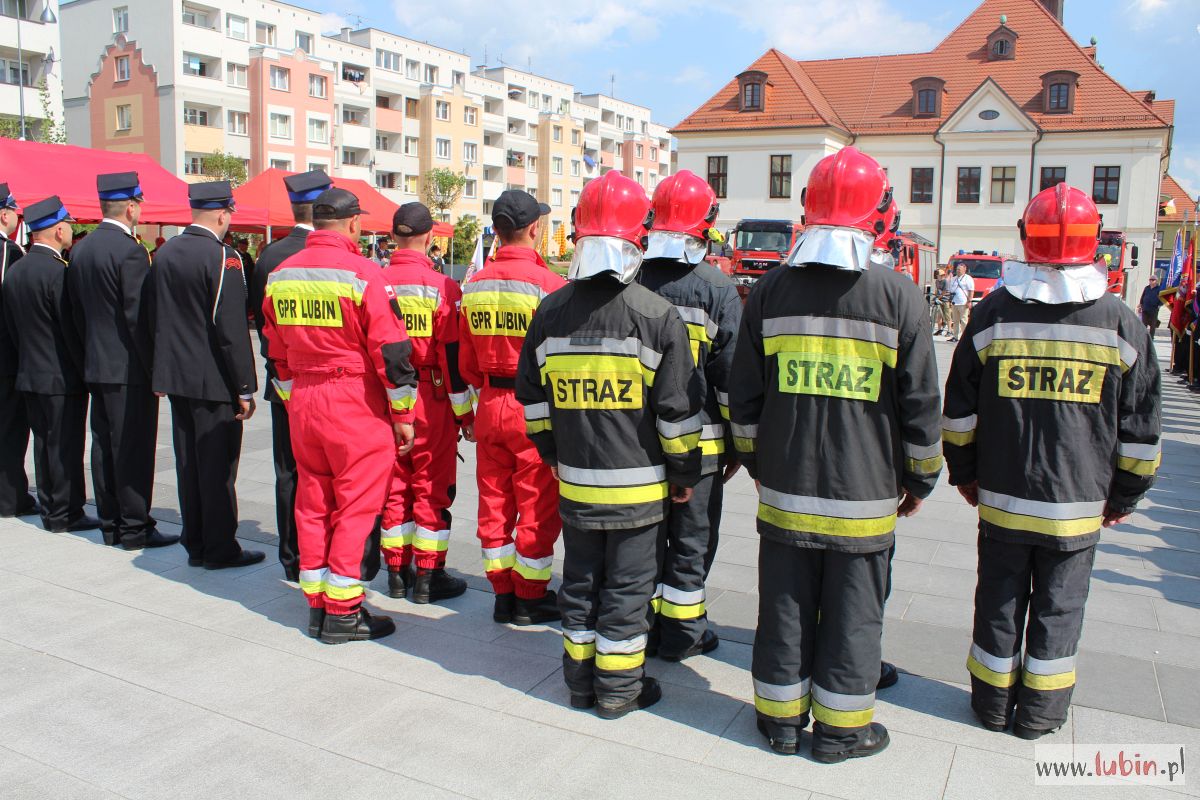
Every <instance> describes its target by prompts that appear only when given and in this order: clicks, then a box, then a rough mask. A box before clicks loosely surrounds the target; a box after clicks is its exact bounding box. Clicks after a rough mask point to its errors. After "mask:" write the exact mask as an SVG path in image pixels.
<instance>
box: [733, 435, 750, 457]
mask: <svg viewBox="0 0 1200 800" xmlns="http://www.w3.org/2000/svg"><path fill="white" fill-rule="evenodd" d="M733 446H734V448H735V449H736V450H737V451H738V452H739V453H753V452H754V451H755V444H754V440H753V439H747V438H745V437H744V436H735V437H733Z"/></svg>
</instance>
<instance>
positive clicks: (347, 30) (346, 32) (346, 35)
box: [338, 28, 353, 42]
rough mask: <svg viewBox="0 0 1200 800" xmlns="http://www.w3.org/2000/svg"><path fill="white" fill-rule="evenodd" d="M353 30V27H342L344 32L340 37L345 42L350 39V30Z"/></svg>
mask: <svg viewBox="0 0 1200 800" xmlns="http://www.w3.org/2000/svg"><path fill="white" fill-rule="evenodd" d="M352 30H353V28H342V32H341V34H340V35H339V36H338V38H339V39H341V40H342V41H344V42H348V41H350V31H352Z"/></svg>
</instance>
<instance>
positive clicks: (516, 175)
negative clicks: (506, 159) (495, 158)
mask: <svg viewBox="0 0 1200 800" xmlns="http://www.w3.org/2000/svg"><path fill="white" fill-rule="evenodd" d="M525 175H526V173H525V167H524V166H520V167H514V166H511V165H510V166H508V167H506V168H505V170H504V177H505V180H506V182H507V183H508V184H509V185H510V186H520V187H524V186H525Z"/></svg>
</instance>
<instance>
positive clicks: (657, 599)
mask: <svg viewBox="0 0 1200 800" xmlns="http://www.w3.org/2000/svg"><path fill="white" fill-rule="evenodd" d="M650 608H651V609H653V611H654V613H655V614H657V613H658V612H659V610H660V609H661V608H662V595H655V596H654V597H651V598H650Z"/></svg>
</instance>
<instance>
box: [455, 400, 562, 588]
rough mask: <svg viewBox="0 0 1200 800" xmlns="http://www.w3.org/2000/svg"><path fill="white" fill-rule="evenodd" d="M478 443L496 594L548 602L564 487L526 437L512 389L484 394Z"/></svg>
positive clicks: (486, 557) (482, 520)
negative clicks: (513, 593) (547, 595)
mask: <svg viewBox="0 0 1200 800" xmlns="http://www.w3.org/2000/svg"><path fill="white" fill-rule="evenodd" d="M475 442H476V447H475V458H476V467H475V469H476V476H477V479H478V482H479V529H478V530H479V541H480V544H482V545H483V564H484V568H485V569H486V570H487V577H488V580H489V581H491V583H492V589H494V590H495V592H496V594H507V593H510V592H513V591H515V592H516V594H517V597H524V598H527V599H537V598H539V597H542V596H543V595H545V594H546V585H547V584H548V583H549V582H550V565H551V564H552V563H553V561H554V542H555V540H556V539H558V534H559V532H560V531H561V530H562V520H561V519H560V518H559V516H558V481H556V480H554V476H553V475H552V474H551V473H550V468H549V467H548V466H546V465H545V464H544V463H543V462H542V459H541V456H539V455H538V451H537V448H535V447H534V446H533V443H532V442H531V441H529V439H528V437H526V435H525V409H524V408H523V407H522V406H521V404H520V403H519V402H517V399H516V397H515V396H514V394H513V390H512V389H505V388H497V387H495V386H491V385H487V386H485V387H484V388H483V392H482V393H481V394H480V397H479V407H478V408H477V409H476V411H475ZM514 530H515V532H516V541H515V542H514V535H513V532H514Z"/></svg>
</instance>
